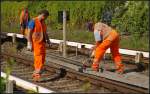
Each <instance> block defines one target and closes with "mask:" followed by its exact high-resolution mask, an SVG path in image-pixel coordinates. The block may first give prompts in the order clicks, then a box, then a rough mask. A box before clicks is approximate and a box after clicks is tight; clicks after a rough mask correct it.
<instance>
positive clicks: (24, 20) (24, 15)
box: [20, 9, 29, 37]
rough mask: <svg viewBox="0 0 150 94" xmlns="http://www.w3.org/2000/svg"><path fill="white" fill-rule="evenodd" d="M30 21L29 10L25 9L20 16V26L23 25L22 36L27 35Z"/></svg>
mask: <svg viewBox="0 0 150 94" xmlns="http://www.w3.org/2000/svg"><path fill="white" fill-rule="evenodd" d="M28 20H29V14H28V10H25V9H23V10H22V11H21V14H20V24H21V34H23V35H25V37H26V35H27V34H26V33H27V23H28Z"/></svg>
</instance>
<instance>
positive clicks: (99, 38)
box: [94, 31, 102, 41]
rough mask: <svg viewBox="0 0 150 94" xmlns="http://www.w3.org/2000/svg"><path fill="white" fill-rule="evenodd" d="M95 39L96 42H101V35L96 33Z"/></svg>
mask: <svg viewBox="0 0 150 94" xmlns="http://www.w3.org/2000/svg"><path fill="white" fill-rule="evenodd" d="M94 37H95V41H101V40H102V39H101V36H100V34H99V31H94Z"/></svg>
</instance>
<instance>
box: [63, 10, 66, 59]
mask: <svg viewBox="0 0 150 94" xmlns="http://www.w3.org/2000/svg"><path fill="white" fill-rule="evenodd" d="M63 57H66V11H65V10H64V11H63Z"/></svg>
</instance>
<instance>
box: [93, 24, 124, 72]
mask: <svg viewBox="0 0 150 94" xmlns="http://www.w3.org/2000/svg"><path fill="white" fill-rule="evenodd" d="M93 29H94V37H95V41H96V45H95V46H94V47H93V51H94V60H93V64H92V69H93V70H94V71H98V70H99V62H100V60H101V59H102V58H103V55H104V53H105V51H106V50H107V49H108V48H110V50H111V53H112V56H113V59H114V61H115V64H116V72H117V73H121V74H122V73H123V71H124V65H123V64H122V60H121V56H120V54H119V34H118V33H117V32H116V30H114V29H113V28H111V27H110V26H108V25H107V24H104V23H101V22H98V23H96V24H95V25H94V28H93Z"/></svg>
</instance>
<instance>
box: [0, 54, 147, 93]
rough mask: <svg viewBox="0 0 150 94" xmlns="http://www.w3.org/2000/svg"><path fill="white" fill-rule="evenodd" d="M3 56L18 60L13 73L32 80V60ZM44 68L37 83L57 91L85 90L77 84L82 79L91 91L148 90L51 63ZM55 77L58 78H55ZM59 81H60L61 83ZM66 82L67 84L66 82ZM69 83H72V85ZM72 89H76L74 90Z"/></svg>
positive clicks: (82, 82) (135, 91) (145, 91)
mask: <svg viewBox="0 0 150 94" xmlns="http://www.w3.org/2000/svg"><path fill="white" fill-rule="evenodd" d="M3 57H4V58H5V59H8V58H9V57H13V58H15V60H16V62H18V63H17V66H16V67H14V71H13V72H12V74H13V75H15V76H18V77H20V78H22V79H25V80H29V81H31V82H33V80H32V78H31V75H32V72H33V67H31V65H32V62H33V61H32V60H27V59H25V58H23V57H19V56H15V55H10V54H4V53H3ZM24 64H25V65H24ZM5 65H6V64H5V63H2V68H4V67H5ZM18 66H19V67H18ZM45 68H46V70H48V71H50V72H45V74H43V75H46V76H45V78H46V79H44V80H43V81H41V83H37V84H39V85H42V86H44V87H47V88H50V89H52V90H54V91H57V92H85V91H84V89H81V87H80V88H79V86H82V85H83V86H84V84H86V82H85V81H84V80H86V81H88V82H89V83H91V84H92V86H93V89H91V92H95V91H97V92H102V91H101V88H100V87H102V88H103V89H104V88H106V90H103V91H107V92H108V91H109V92H122V93H129V92H130V93H147V92H148V91H147V90H146V89H144V88H139V87H136V86H132V85H128V84H123V83H118V82H115V81H111V80H108V79H105V78H99V77H96V76H92V75H88V74H84V73H80V72H76V71H73V70H70V69H67V68H65V67H64V66H57V67H56V66H54V65H53V64H52V63H51V64H49V66H45ZM60 68H63V69H62V70H64V71H61V72H62V74H61V76H60V78H59V77H58V75H60V74H59V73H60V72H58V70H60ZM2 70H3V69H2ZM66 72H67V73H66ZM51 75H53V76H54V75H55V76H54V77H52V76H51ZM63 75H65V76H64V77H63ZM57 77H58V78H59V79H57ZM55 78H56V79H55ZM68 78H69V79H68ZM44 82H46V83H44ZM59 82H61V83H62V85H61V84H60V83H59ZM67 82H68V83H69V84H66V83H67ZM77 82H78V83H77ZM55 83H56V84H55ZM71 83H73V85H72V84H71ZM45 84H46V85H45ZM57 85H59V86H57ZM95 86H96V87H95ZM94 87H95V88H94ZM66 88H67V89H66ZM65 90H66V91H65ZM74 90H76V91H74ZM88 92H90V91H88Z"/></svg>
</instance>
